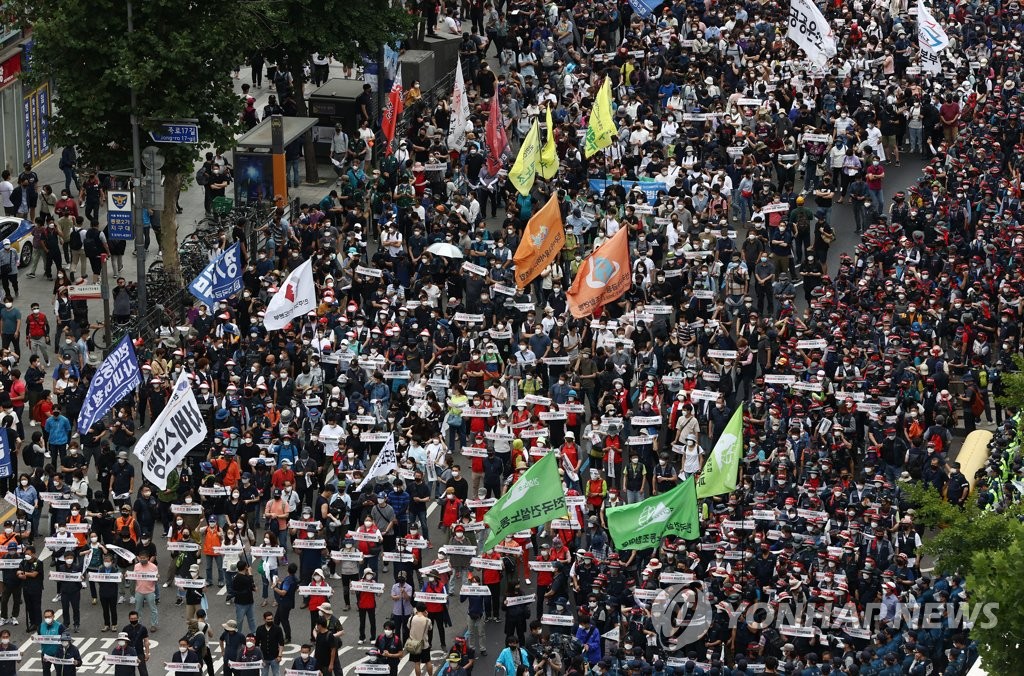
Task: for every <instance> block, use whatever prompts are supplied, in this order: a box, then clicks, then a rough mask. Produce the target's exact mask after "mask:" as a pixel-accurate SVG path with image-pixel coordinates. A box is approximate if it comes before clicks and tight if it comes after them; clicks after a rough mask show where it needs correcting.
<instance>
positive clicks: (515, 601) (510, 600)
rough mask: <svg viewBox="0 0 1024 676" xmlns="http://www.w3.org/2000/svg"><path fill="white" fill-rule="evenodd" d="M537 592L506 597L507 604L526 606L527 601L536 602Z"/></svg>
mask: <svg viewBox="0 0 1024 676" xmlns="http://www.w3.org/2000/svg"><path fill="white" fill-rule="evenodd" d="M536 601H537V595H536V594H523V595H522V596H507V597H505V605H506V606H525V605H526V604H527V603H536Z"/></svg>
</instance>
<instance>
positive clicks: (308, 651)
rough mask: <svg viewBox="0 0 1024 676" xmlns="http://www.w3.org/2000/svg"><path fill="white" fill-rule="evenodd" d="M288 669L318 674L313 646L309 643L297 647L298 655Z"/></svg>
mask: <svg viewBox="0 0 1024 676" xmlns="http://www.w3.org/2000/svg"><path fill="white" fill-rule="evenodd" d="M289 669H290V670H291V671H309V672H318V671H319V670H320V669H319V668H318V666H317V661H316V658H315V657H313V646H312V645H310V644H309V643H303V644H302V645H301V646H299V654H298V655H297V656H296V657H295V658H294V659H293V660H292V663H291V666H290V667H289Z"/></svg>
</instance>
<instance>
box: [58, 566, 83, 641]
mask: <svg viewBox="0 0 1024 676" xmlns="http://www.w3.org/2000/svg"><path fill="white" fill-rule="evenodd" d="M56 563H57V565H56V572H58V573H63V576H62V577H64V576H66V577H67V578H68V579H62V580H58V581H57V590H58V593H59V594H60V606H61V610H62V611H63V613H64V617H65V618H67V619H70V620H72V626H73V627H74V630H75V631H76V632H77V631H78V626H79V625H80V624H81V623H82V564H81V562H80V561H79V560H78V558H77V557H76V556H75V553H74V551H73V550H66V551H65V553H64V555H63V556H62V557H61V558H59V559H57V562H56ZM51 575H52V574H51Z"/></svg>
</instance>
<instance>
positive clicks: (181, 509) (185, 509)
mask: <svg viewBox="0 0 1024 676" xmlns="http://www.w3.org/2000/svg"><path fill="white" fill-rule="evenodd" d="M203 511H204V510H203V506H202V505H171V514H202V513H203Z"/></svg>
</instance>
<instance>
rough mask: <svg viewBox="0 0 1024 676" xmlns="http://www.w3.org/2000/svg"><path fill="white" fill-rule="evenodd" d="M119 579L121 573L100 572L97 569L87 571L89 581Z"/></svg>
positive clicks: (118, 580) (113, 580) (115, 580)
mask: <svg viewBox="0 0 1024 676" xmlns="http://www.w3.org/2000/svg"><path fill="white" fill-rule="evenodd" d="M121 579H122V575H121V573H101V572H98V571H90V572H89V581H90V582H120V581H121Z"/></svg>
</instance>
